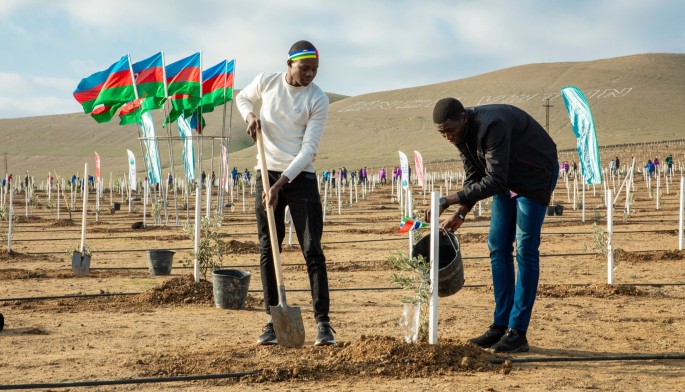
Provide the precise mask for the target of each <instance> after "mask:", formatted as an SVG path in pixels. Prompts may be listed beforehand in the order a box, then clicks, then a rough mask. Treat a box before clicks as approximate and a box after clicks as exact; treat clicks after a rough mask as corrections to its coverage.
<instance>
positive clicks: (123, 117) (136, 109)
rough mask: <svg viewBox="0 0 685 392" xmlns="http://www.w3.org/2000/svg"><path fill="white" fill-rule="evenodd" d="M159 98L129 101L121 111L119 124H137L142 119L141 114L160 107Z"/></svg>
mask: <svg viewBox="0 0 685 392" xmlns="http://www.w3.org/2000/svg"><path fill="white" fill-rule="evenodd" d="M162 100H163V99H162ZM160 108H161V104H158V103H157V98H154V97H149V98H138V99H136V100H133V101H131V102H128V103H127V104H125V105H124V106H122V107H121V110H120V111H119V125H128V124H136V123H139V122H140V121H141V115H142V114H143V113H145V112H148V111H150V110H152V109H160Z"/></svg>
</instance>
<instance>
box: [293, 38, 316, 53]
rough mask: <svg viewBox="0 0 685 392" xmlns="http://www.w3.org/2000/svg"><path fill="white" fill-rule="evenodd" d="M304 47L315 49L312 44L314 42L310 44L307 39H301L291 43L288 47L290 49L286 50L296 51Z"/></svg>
mask: <svg viewBox="0 0 685 392" xmlns="http://www.w3.org/2000/svg"><path fill="white" fill-rule="evenodd" d="M305 49H307V50H316V47H315V46H314V44H312V43H311V42H309V41H304V40H303V41H297V42H295V43H294V44H293V46H291V47H290V50H289V51H288V53H290V52H293V51H296V50H305Z"/></svg>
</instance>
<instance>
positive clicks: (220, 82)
mask: <svg viewBox="0 0 685 392" xmlns="http://www.w3.org/2000/svg"><path fill="white" fill-rule="evenodd" d="M234 67H235V60H231V62H230V63H229V62H227V61H226V60H224V61H222V62H220V63H219V64H217V65H215V66H213V67H211V68H209V69H206V70H204V71H202V102H201V104H200V105H201V106H202V111H203V112H205V113H207V112H211V111H213V110H214V108H215V107H216V106H219V105H223V104H224V103H226V102H230V101H231V100H232V99H233V74H234Z"/></svg>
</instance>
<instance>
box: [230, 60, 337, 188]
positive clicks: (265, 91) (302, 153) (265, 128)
mask: <svg viewBox="0 0 685 392" xmlns="http://www.w3.org/2000/svg"><path fill="white" fill-rule="evenodd" d="M260 99H261V100H262V108H261V110H260V112H259V119H260V121H261V123H262V138H263V140H264V152H265V155H266V167H267V169H268V170H273V171H279V172H282V173H283V175H285V176H286V177H288V178H289V179H290V180H291V181H292V180H294V179H295V177H297V175H298V174H300V173H301V172H303V171H305V172H310V173H314V172H315V169H314V158H316V154H317V153H318V151H319V141H320V140H321V136H322V135H323V131H324V127H325V125H326V119H327V118H328V97H327V96H326V94H324V92H323V91H322V90H321V89H320V88H319V86H317V85H316V84H314V83H311V84H309V86H307V87H295V86H291V85H289V84H288V83H287V82H286V81H285V73H262V74H259V75H257V77H255V79H254V80H253V81H252V82H251V83H250V84H249V85H247V86H246V87H245V88H244V89H243V90H242V91H241V92H240V94H238V95H237V96H236V100H235V101H236V105H237V106H238V110H240V114H241V115H242V116H243V119H247V115H248V114H249V113H250V112H252V111H253V108H254V104H255V102H257V101H258V100H260ZM255 168H256V169H258V168H260V162H259V155H258V156H257V166H255Z"/></svg>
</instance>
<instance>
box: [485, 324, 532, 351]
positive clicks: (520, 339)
mask: <svg viewBox="0 0 685 392" xmlns="http://www.w3.org/2000/svg"><path fill="white" fill-rule="evenodd" d="M529 349H530V348H529V347H528V339H526V333H525V332H518V331H517V330H515V329H511V328H508V329H507V332H506V333H505V334H504V336H502V339H500V341H499V342H497V343H495V344H494V345H493V346H492V347H490V351H492V352H493V353H523V352H527V351H528V350H529Z"/></svg>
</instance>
